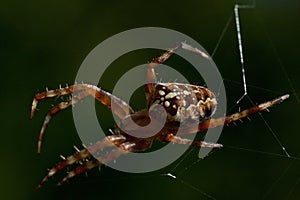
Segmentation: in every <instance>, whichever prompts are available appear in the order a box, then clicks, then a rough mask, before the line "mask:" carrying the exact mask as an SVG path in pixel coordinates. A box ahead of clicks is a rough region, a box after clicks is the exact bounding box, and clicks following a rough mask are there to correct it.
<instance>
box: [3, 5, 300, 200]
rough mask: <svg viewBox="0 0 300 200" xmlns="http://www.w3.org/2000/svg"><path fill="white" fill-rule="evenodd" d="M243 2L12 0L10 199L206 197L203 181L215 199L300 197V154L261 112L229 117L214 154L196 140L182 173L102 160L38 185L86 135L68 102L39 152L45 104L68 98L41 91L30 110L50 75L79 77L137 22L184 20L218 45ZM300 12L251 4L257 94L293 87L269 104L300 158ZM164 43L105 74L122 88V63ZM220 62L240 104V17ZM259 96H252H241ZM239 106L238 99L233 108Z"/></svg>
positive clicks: (248, 23) (200, 37)
mask: <svg viewBox="0 0 300 200" xmlns="http://www.w3.org/2000/svg"><path fill="white" fill-rule="evenodd" d="M247 2H248V1H240V3H247ZM234 4H235V1H233V0H232V1H229V0H226V1H221V0H206V1H203V0H201V1H200V0H199V1H131V2H125V1H118V2H117V1H96V0H94V1H92V0H90V1H78V0H74V1H64V2H62V1H14V0H11V1H1V3H0V58H1V76H2V79H1V82H2V84H1V100H0V101H1V107H2V108H1V124H2V126H1V128H2V129H1V151H0V152H1V165H0V171H1V173H2V175H1V177H0V178H1V185H0V191H1V193H0V195H1V199H120V198H123V199H157V198H160V199H166V198H168V199H183V198H184V199H206V198H207V197H206V196H205V195H203V193H202V192H201V191H203V192H205V193H207V194H209V195H211V196H212V197H214V198H216V199H262V198H265V199H299V198H300V183H299V180H300V170H299V169H300V161H299V160H297V159H288V158H286V157H284V154H283V151H282V150H281V149H280V145H278V143H277V142H276V139H275V138H274V136H272V133H271V132H270V130H269V129H268V127H267V126H266V125H265V124H264V121H263V120H262V119H261V118H260V117H259V116H258V115H256V116H252V117H251V122H249V121H247V120H246V121H245V122H244V123H238V124H237V126H234V125H231V126H229V127H225V129H224V131H223V133H222V136H221V138H220V140H219V142H220V143H222V144H224V148H223V149H221V150H217V151H214V153H212V154H211V155H210V156H208V157H207V158H205V159H204V160H201V161H199V162H196V163H195V161H197V151H196V149H194V150H193V151H192V152H191V153H189V155H188V156H187V157H186V158H185V159H184V160H183V162H181V163H180V164H179V165H178V167H176V168H175V170H174V172H173V173H174V174H175V175H177V177H178V178H177V179H176V180H175V179H171V178H170V177H166V176H162V174H164V173H167V172H169V171H170V170H171V169H174V167H175V166H176V165H177V164H178V163H179V162H176V163H173V164H172V165H171V166H169V167H167V168H165V169H161V170H160V171H158V172H153V173H147V174H126V173H123V172H118V171H115V170H113V169H110V168H108V167H103V168H102V170H101V172H100V173H98V171H97V170H92V171H91V172H89V176H88V178H86V177H84V176H79V177H77V178H74V179H73V180H71V181H70V182H69V183H68V184H66V185H64V186H62V187H55V182H57V181H58V180H59V178H61V176H62V175H63V174H64V173H61V174H59V175H58V176H57V177H55V178H54V179H51V180H50V181H49V182H48V183H47V184H46V185H45V187H43V188H42V189H41V190H38V191H36V190H35V189H34V188H35V186H36V185H37V184H38V183H39V181H40V180H41V178H42V177H43V176H44V175H45V173H46V169H47V168H49V167H51V166H52V165H53V164H54V163H56V162H57V161H59V157H58V155H60V154H63V155H69V154H71V153H73V151H74V150H73V149H72V145H74V144H76V145H80V140H79V138H78V136H77V133H76V130H75V127H74V124H73V120H72V114H71V110H70V109H69V110H67V111H64V112H62V113H60V114H59V115H57V116H55V118H54V119H53V120H52V121H51V124H50V126H49V128H48V129H47V131H46V136H45V140H44V141H45V142H44V146H43V151H42V154H41V155H40V156H38V155H37V154H36V143H37V137H38V132H39V129H40V127H41V124H42V121H43V119H44V115H45V113H46V112H47V110H48V109H49V108H51V104H57V103H58V102H59V99H55V100H47V101H43V102H41V103H40V104H39V110H40V111H39V112H37V115H36V117H35V118H34V120H32V121H30V120H29V109H30V106H31V101H32V97H33V95H34V94H35V93H36V92H38V91H43V90H44V88H45V87H46V86H48V87H49V88H57V87H58V86H59V84H63V85H64V84H66V83H69V84H71V83H72V82H73V81H74V78H75V76H76V72H77V70H78V68H79V67H80V64H81V62H82V61H83V59H84V58H85V56H86V55H87V54H88V53H89V52H90V51H91V50H92V49H93V48H94V47H95V46H96V45H97V44H99V43H100V42H102V41H103V40H105V39H106V38H108V37H110V36H112V35H114V34H117V33H119V32H121V31H125V30H127V29H130V28H136V27H144V26H157V27H165V28H170V29H174V30H177V31H180V32H182V33H185V34H187V35H189V36H190V37H192V38H194V39H195V40H197V41H198V42H199V43H200V44H201V45H202V46H203V47H204V48H205V49H206V50H207V51H208V52H209V53H212V52H213V49H214V47H215V45H216V43H217V41H218V38H219V37H220V35H221V32H222V31H223V29H224V26H225V24H226V22H227V21H228V19H229V18H230V16H232V15H233V6H234ZM299 19H300V2H299V1H297V0H264V1H257V6H256V8H255V9H251V10H243V11H241V23H242V34H243V42H244V50H245V62H246V64H245V66H246V73H247V81H248V89H249V96H250V97H251V99H252V100H253V101H254V102H257V103H258V102H262V101H265V100H269V99H272V98H274V97H276V96H279V95H282V94H285V93H290V94H291V98H290V99H289V100H288V101H286V102H285V103H283V104H281V105H279V106H276V107H275V108H272V109H271V112H270V113H267V112H263V116H264V119H265V120H266V121H267V122H268V124H269V126H270V127H271V128H272V129H273V131H274V132H275V133H276V136H277V137H278V138H279V140H280V141H281V142H282V143H283V144H284V146H285V147H286V149H287V151H288V152H289V153H290V154H291V155H292V156H295V157H300V147H299V140H300V136H299V112H300V109H299V105H300V104H299V101H297V99H296V95H298V96H300V93H299V89H300V79H299V75H300V70H299V63H300V56H299V45H300V39H299V35H300V27H299ZM166 48H168V47H166ZM160 53H161V51H153V50H149V51H142V52H140V51H138V52H136V54H134V53H133V54H130V55H128V57H126V56H124V57H122V58H120V60H119V61H116V62H115V63H114V64H113V65H112V66H111V68H110V70H109V71H108V72H107V73H106V77H103V78H102V79H101V81H100V84H99V85H101V86H102V87H103V88H104V89H106V90H108V91H111V90H112V88H113V85H114V83H115V81H117V80H118V77H120V76H121V75H122V73H124V72H126V70H128V69H130V67H132V66H135V65H137V64H142V63H146V62H147V61H150V60H151V59H152V58H153V57H155V56H157V55H159V54H160ZM214 61H215V62H216V64H217V66H218V67H219V70H220V72H221V74H222V76H223V78H224V79H225V86H226V91H227V96H228V106H229V107H231V106H233V105H234V104H235V103H234V102H235V101H236V100H237V99H238V98H239V97H240V96H241V95H242V94H243V91H242V85H241V72H240V66H239V57H238V51H237V41H236V36H235V27H234V23H233V21H231V22H230V24H229V26H228V30H227V31H226V33H225V35H224V38H223V40H222V42H221V43H220V46H219V48H218V49H217V52H216V54H215V56H214ZM182 63H183V62H182V61H181V60H180V59H177V58H174V60H173V61H172V60H170V62H168V63H166V64H169V65H170V66H172V65H173V64H174V66H177V69H178V70H180V69H181V70H182V69H186V68H185V66H182ZM178 66H179V67H178ZM180 66H181V67H180ZM99 67H101V66H99ZM183 71H184V73H187V76H188V77H190V78H191V80H192V81H194V82H195V83H199V84H202V83H201V81H198V82H197V77H195V76H193V74H192V73H190V74H189V72H188V70H183ZM284 71H285V72H286V74H287V76H286V74H285V72H284ZM162 78H163V77H162ZM290 84H292V85H293V87H294V89H293V88H292V87H291V85H290ZM263 88H264V89H263ZM297 92H298V93H297ZM142 97H143V94H142V93H141V94H137V98H135V99H133V100H132V102H131V104H132V105H133V107H135V108H141V107H143V104H144V102H143V101H144V100H143V98H142ZM249 105H250V104H249V102H248V101H247V100H245V101H243V102H241V104H240V105H239V106H241V107H242V108H245V107H248V106H249ZM98 107H99V108H98V109H99V110H100V112H101V114H99V117H100V119H101V120H103V121H102V123H103V124H105V126H107V127H108V128H109V127H111V126H112V123H113V122H112V121H111V119H110V118H109V112H107V111H106V110H105V109H104V108H103V107H101V106H98ZM237 109H238V106H236V107H234V110H233V111H236V110H237ZM228 146H233V147H241V148H245V149H251V150H255V151H262V152H263V153H258V152H254V151H245V150H239V149H233V148H229V147H228ZM266 152H272V153H275V154H278V155H283V156H282V157H280V156H276V155H268V154H267V153H266ZM181 160H182V159H181ZM193 163H195V164H193ZM186 167H187V169H185V168H186Z"/></svg>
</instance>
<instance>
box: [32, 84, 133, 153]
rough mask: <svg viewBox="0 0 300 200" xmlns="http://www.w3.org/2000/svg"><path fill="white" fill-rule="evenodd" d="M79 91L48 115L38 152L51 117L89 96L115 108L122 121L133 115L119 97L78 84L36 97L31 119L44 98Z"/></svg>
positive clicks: (42, 93)
mask: <svg viewBox="0 0 300 200" xmlns="http://www.w3.org/2000/svg"><path fill="white" fill-rule="evenodd" d="M76 91H78V92H79V94H77V95H76V96H74V97H73V98H72V99H71V100H69V101H66V102H61V103H59V104H58V105H57V106H55V107H53V108H52V109H51V110H50V111H49V112H48V113H47V115H46V117H45V120H44V122H43V125H42V128H41V131H40V134H39V140H38V150H37V152H38V153H40V152H41V144H42V139H43V136H44V132H45V129H46V127H47V124H48V123H49V121H50V119H51V117H52V116H53V115H54V114H56V113H57V112H59V111H60V110H63V109H66V108H68V107H69V106H71V105H74V104H76V103H78V102H79V101H80V100H82V99H84V98H86V97H87V96H92V97H94V98H95V99H97V100H98V101H100V102H101V103H102V104H103V105H105V106H106V107H108V108H109V109H111V107H112V106H113V109H111V110H112V112H113V113H114V114H115V115H117V116H118V117H119V118H120V119H122V118H124V117H125V116H126V115H128V114H130V113H133V110H132V108H131V107H130V106H129V105H128V104H127V103H126V102H124V101H123V100H121V99H119V98H118V97H116V96H114V95H112V94H110V93H108V92H106V91H104V90H101V89H100V88H98V87H96V86H93V85H89V84H78V85H73V86H70V87H65V88H60V89H56V90H49V91H45V92H41V93H38V94H36V95H35V96H34V98H33V102H32V107H31V115H30V118H33V116H34V111H35V110H36V107H37V103H38V101H39V100H41V99H44V98H51V97H55V96H61V95H68V94H72V93H73V92H76Z"/></svg>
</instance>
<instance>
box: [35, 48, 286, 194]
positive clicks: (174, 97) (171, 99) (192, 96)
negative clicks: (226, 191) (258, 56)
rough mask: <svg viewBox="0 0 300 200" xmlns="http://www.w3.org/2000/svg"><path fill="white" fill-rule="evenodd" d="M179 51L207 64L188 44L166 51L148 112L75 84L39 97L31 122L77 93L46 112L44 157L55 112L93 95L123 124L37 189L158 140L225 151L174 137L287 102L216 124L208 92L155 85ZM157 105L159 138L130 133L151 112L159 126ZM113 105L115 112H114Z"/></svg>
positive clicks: (150, 81)
mask: <svg viewBox="0 0 300 200" xmlns="http://www.w3.org/2000/svg"><path fill="white" fill-rule="evenodd" d="M178 48H182V49H185V50H188V51H191V52H193V53H196V54H198V55H199V56H202V57H203V58H205V59H209V57H208V56H207V54H205V53H204V52H202V51H200V50H199V49H197V48H194V47H192V46H190V45H188V44H186V43H178V44H177V45H176V46H175V47H173V48H171V49H168V50H167V51H166V52H165V53H163V54H162V55H161V56H159V57H157V58H155V59H153V60H152V62H151V63H149V65H148V67H147V70H146V84H145V96H146V108H145V109H143V110H141V111H137V112H135V111H134V110H133V109H132V108H131V107H130V106H129V105H128V104H127V103H126V102H125V101H123V100H121V99H120V98H118V97H116V96H114V95H112V94H110V93H109V92H106V91H104V90H102V89H100V88H99V87H97V86H94V85H90V84H75V85H72V86H67V87H65V88H59V89H55V90H48V89H47V90H46V91H44V92H41V93H38V94H35V96H34V98H33V102H32V107H31V114H30V118H31V119H32V118H33V116H34V112H35V110H36V107H37V104H38V101H40V100H42V99H45V98H51V97H57V96H61V95H71V94H73V98H72V99H70V100H68V101H63V102H61V103H59V104H58V105H56V106H55V107H53V108H52V109H51V110H50V111H49V112H48V113H47V115H46V117H45V120H44V122H43V125H42V128H41V130H40V134H39V138H38V149H37V152H38V153H40V152H41V145H42V139H43V135H44V132H45V129H46V126H47V124H48V123H49V121H50V119H51V117H52V116H53V115H55V114H56V113H57V112H59V111H61V110H64V109H66V108H68V107H70V106H71V105H74V104H76V103H78V102H79V101H80V100H82V99H84V98H86V97H88V96H92V97H93V98H95V99H97V100H98V101H99V102H100V103H102V104H103V105H104V106H106V107H107V108H109V109H111V111H112V112H113V113H114V114H115V115H116V116H117V117H118V118H119V120H120V122H119V123H117V125H115V129H114V131H112V130H110V132H111V134H110V135H109V136H106V137H105V138H104V139H103V140H100V141H97V142H96V143H94V144H92V145H90V146H88V147H84V148H83V149H82V150H79V149H77V148H75V149H76V151H77V152H76V153H75V154H73V155H71V156H69V157H67V158H65V157H63V156H61V157H62V159H63V160H62V161H60V162H58V163H57V164H56V165H54V166H53V167H52V168H51V169H50V170H49V172H48V174H47V175H46V176H45V177H44V178H43V179H42V181H41V182H40V184H39V185H38V186H37V188H40V187H42V185H43V184H44V183H45V182H47V180H48V179H49V178H50V177H52V176H53V175H55V174H56V173H57V172H59V171H61V170H62V169H64V168H67V167H68V166H71V165H74V164H75V163H78V162H82V164H81V165H79V166H76V167H75V169H74V170H73V171H70V172H69V173H68V174H67V176H65V177H64V178H63V179H62V180H61V181H60V182H59V183H58V184H57V185H61V184H63V183H64V182H66V181H67V180H68V179H70V178H72V177H74V176H76V175H78V174H81V173H83V172H87V171H88V170H90V169H92V168H95V167H100V166H101V165H102V164H105V163H108V162H111V161H113V160H115V159H117V158H118V157H119V156H121V155H122V154H126V153H128V152H138V151H144V150H147V149H149V148H150V147H151V145H152V143H153V141H154V140H158V141H161V142H173V143H177V144H185V145H192V146H196V147H206V148H221V147H222V145H221V144H217V143H209V142H205V141H198V140H190V139H186V138H182V137H180V136H178V135H176V132H177V130H178V127H179V124H180V125H182V124H183V125H182V126H183V128H182V130H183V131H184V132H185V133H197V132H200V131H203V130H206V129H208V128H214V127H217V126H220V125H224V124H229V123H231V122H234V121H237V120H240V119H241V118H244V117H247V116H249V115H251V114H254V113H257V112H260V111H263V110H267V109H268V108H269V107H270V106H272V105H274V104H278V103H280V102H282V101H284V100H285V99H287V98H288V97H289V95H283V96H281V97H278V98H276V99H274V100H271V101H267V102H265V103H261V104H259V105H256V106H253V107H251V108H248V109H245V110H243V111H240V112H237V113H234V114H231V115H229V116H225V117H220V118H217V119H214V118H211V116H212V115H213V114H214V112H215V110H216V106H217V100H216V96H215V95H214V93H213V92H212V91H210V90H209V89H208V88H205V87H202V86H197V85H191V84H183V83H176V82H172V83H160V82H157V81H156V75H155V68H156V67H157V66H159V64H161V63H163V62H164V61H166V60H167V59H168V58H169V57H170V56H171V55H172V54H173V53H174V51H175V50H176V49H178ZM74 93H76V95H74ZM158 105H161V106H162V107H163V108H164V110H165V112H166V116H165V117H166V118H165V123H164V126H163V128H162V129H161V130H160V131H159V132H158V133H156V134H154V135H153V134H152V135H151V136H147V137H137V136H132V134H128V132H130V131H133V132H134V130H132V129H133V127H132V126H131V124H130V123H129V121H128V119H129V118H130V119H132V120H133V121H134V122H135V123H136V124H137V125H139V126H145V125H147V124H149V123H150V116H149V113H151V112H152V113H156V114H154V120H153V121H151V123H156V122H158V121H160V120H161V116H162V115H161V112H160V111H161V110H159V109H156V108H158V107H159V106H158ZM112 106H113V107H114V109H112ZM195 122H197V123H195ZM112 146H117V147H119V148H116V149H113V150H111V151H108V153H106V154H105V155H104V156H103V157H102V158H101V162H100V161H99V159H94V158H92V160H87V158H88V157H91V155H92V154H93V153H96V152H99V151H101V150H103V149H104V148H107V147H112Z"/></svg>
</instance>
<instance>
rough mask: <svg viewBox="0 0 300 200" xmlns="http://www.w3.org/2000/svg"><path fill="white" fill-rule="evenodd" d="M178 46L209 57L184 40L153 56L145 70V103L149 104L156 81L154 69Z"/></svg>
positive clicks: (207, 57) (206, 57)
mask: <svg viewBox="0 0 300 200" xmlns="http://www.w3.org/2000/svg"><path fill="white" fill-rule="evenodd" d="M178 48H182V49H184V50H187V51H191V52H193V53H195V54H197V55H199V56H201V57H203V58H205V59H209V56H208V55H207V54H206V53H204V52H203V51H201V50H199V49H197V48H195V47H192V46H191V45H188V44H186V43H184V42H179V43H178V44H176V46H175V47H173V48H171V49H168V50H167V51H166V52H165V53H163V54H162V55H161V56H159V57H157V58H155V59H153V60H152V62H151V63H150V64H149V65H148V67H147V72H146V80H147V82H146V87H145V93H146V103H147V105H148V106H149V101H150V98H151V95H152V94H153V92H154V90H155V83H156V82H157V80H156V75H155V71H154V69H155V68H156V67H157V66H158V65H159V64H162V63H163V62H165V61H166V60H167V59H168V58H169V57H170V56H171V55H172V54H173V53H174V51H175V50H177V49H178Z"/></svg>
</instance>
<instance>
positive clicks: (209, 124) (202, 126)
mask: <svg viewBox="0 0 300 200" xmlns="http://www.w3.org/2000/svg"><path fill="white" fill-rule="evenodd" d="M287 98H289V95H288V94H287V95H283V96H281V97H278V98H276V99H274V100H271V101H267V102H264V103H261V104H259V105H256V106H253V107H251V108H248V109H245V110H243V111H241V112H237V113H234V114H231V115H229V116H226V117H220V118H217V119H208V120H205V121H202V122H200V123H199V125H198V126H190V127H184V128H182V132H181V133H182V134H192V133H197V132H200V131H203V130H207V129H209V128H215V127H217V126H221V125H225V124H229V123H231V122H235V121H237V120H240V119H242V118H245V117H248V116H249V115H252V114H255V113H258V112H260V111H263V110H268V108H269V107H271V106H273V105H275V104H279V103H281V102H283V101H284V100H286V99H287Z"/></svg>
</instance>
